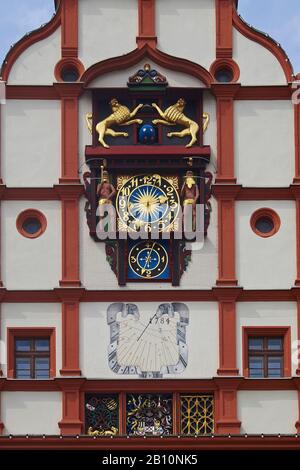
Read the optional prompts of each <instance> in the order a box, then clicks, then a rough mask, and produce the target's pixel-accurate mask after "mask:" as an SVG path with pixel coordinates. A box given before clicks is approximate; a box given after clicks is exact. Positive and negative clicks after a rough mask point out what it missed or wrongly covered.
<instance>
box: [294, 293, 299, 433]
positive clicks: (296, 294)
mask: <svg viewBox="0 0 300 470" xmlns="http://www.w3.org/2000/svg"><path fill="white" fill-rule="evenodd" d="M295 297H296V299H297V341H298V366H297V370H296V374H297V375H300V289H299V287H298V288H296V289H295ZM299 416H300V395H299ZM299 429H300V422H299Z"/></svg>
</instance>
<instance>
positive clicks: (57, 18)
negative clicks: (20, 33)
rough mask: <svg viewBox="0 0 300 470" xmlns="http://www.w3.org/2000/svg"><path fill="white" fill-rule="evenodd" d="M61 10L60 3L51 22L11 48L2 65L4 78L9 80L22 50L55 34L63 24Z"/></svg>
mask: <svg viewBox="0 0 300 470" xmlns="http://www.w3.org/2000/svg"><path fill="white" fill-rule="evenodd" d="M61 11H62V9H61V5H60V6H59V8H58V10H57V11H56V13H55V15H54V16H53V18H52V19H51V20H50V21H49V23H47V24H46V25H45V26H42V27H41V28H39V29H36V30H35V31H32V33H30V34H28V35H26V36H24V37H23V38H22V39H20V41H18V42H17V43H16V44H15V45H14V46H13V47H12V48H11V49H10V51H9V52H8V54H7V56H6V57H5V59H4V62H3V65H2V69H1V76H2V80H4V81H6V82H7V81H8V79H9V73H10V71H11V68H12V66H13V64H14V63H15V62H16V60H17V59H18V57H19V56H20V55H21V54H22V52H24V51H25V50H26V49H27V48H28V47H30V46H32V45H33V44H35V43H36V42H39V41H42V40H43V39H45V38H47V37H48V36H50V35H51V34H53V33H54V31H56V30H57V28H58V27H59V26H60V24H61Z"/></svg>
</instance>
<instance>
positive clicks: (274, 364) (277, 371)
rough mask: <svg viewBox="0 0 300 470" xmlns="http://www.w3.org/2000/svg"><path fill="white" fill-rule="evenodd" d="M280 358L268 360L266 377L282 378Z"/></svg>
mask: <svg viewBox="0 0 300 470" xmlns="http://www.w3.org/2000/svg"><path fill="white" fill-rule="evenodd" d="M282 359H283V358H282V357H269V358H268V377H281V376H282Z"/></svg>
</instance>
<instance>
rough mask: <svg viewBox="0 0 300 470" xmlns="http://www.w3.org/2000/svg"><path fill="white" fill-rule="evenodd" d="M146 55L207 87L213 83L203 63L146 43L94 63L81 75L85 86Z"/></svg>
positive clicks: (124, 67) (138, 60)
mask: <svg viewBox="0 0 300 470" xmlns="http://www.w3.org/2000/svg"><path fill="white" fill-rule="evenodd" d="M145 57H147V59H150V60H153V61H154V62H155V63H157V64H158V65H161V66H162V67H165V68H167V69H170V70H175V71H176V72H182V73H186V74H188V75H192V76H193V77H195V78H197V79H198V80H200V81H201V82H203V83H204V85H205V86H207V87H210V85H211V84H212V83H213V77H212V76H211V74H210V73H209V72H208V70H206V69H205V68H204V67H202V66H201V65H198V64H195V63H194V62H191V61H189V60H186V59H181V58H179V57H174V56H171V55H169V54H166V53H165V52H162V51H159V50H158V49H153V48H152V47H149V46H148V44H145V45H144V46H143V47H141V48H140V49H135V50H134V51H132V52H129V54H124V55H122V56H119V57H114V58H112V59H106V60H103V61H101V62H98V63H97V64H94V65H92V66H91V67H90V68H89V69H87V70H86V71H85V73H84V74H83V76H82V77H81V81H82V82H84V85H85V86H88V85H89V83H91V82H92V81H93V80H95V79H96V78H97V77H99V76H101V75H104V74H106V73H110V72H113V71H115V70H123V69H127V68H128V67H131V66H133V65H136V64H137V63H138V62H140V61H141V60H142V59H144V58H145Z"/></svg>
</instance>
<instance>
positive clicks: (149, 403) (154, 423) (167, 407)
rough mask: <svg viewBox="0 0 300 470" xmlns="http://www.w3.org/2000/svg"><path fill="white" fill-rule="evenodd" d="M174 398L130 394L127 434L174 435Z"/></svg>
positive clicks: (159, 395)
mask: <svg viewBox="0 0 300 470" xmlns="http://www.w3.org/2000/svg"><path fill="white" fill-rule="evenodd" d="M172 428H173V424H172V396H171V395H161V394H158V395H156V394H150V393H149V394H130V395H129V396H128V397H127V434H133V435H135V436H147V435H148V436H162V435H170V434H172Z"/></svg>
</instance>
